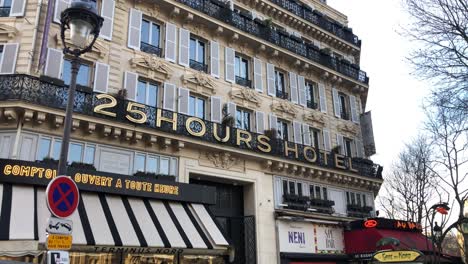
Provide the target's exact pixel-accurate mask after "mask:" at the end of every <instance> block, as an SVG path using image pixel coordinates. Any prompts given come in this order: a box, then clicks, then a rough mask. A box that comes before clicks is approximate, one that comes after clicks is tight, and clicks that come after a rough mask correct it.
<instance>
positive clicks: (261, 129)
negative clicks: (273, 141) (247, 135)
mask: <svg viewBox="0 0 468 264" xmlns="http://www.w3.org/2000/svg"><path fill="white" fill-rule="evenodd" d="M255 123H256V127H257V133H259V134H263V133H265V113H263V112H259V111H256V112H255Z"/></svg>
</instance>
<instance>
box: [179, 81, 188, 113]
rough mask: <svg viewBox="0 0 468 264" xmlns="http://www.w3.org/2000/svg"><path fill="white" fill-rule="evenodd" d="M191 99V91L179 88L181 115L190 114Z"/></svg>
mask: <svg viewBox="0 0 468 264" xmlns="http://www.w3.org/2000/svg"><path fill="white" fill-rule="evenodd" d="M189 98H190V91H189V90H188V89H186V88H182V87H179V98H178V110H179V113H181V114H184V115H188V114H189Z"/></svg>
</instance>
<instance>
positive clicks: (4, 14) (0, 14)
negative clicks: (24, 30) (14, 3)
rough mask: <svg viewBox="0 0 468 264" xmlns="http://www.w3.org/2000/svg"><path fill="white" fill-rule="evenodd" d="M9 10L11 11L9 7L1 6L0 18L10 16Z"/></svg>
mask: <svg viewBox="0 0 468 264" xmlns="http://www.w3.org/2000/svg"><path fill="white" fill-rule="evenodd" d="M10 9H11V6H2V7H0V17H8V16H10Z"/></svg>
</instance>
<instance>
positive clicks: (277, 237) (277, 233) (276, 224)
mask: <svg viewBox="0 0 468 264" xmlns="http://www.w3.org/2000/svg"><path fill="white" fill-rule="evenodd" d="M275 218H276V216H275ZM275 233H276V263H281V255H280V244H279V243H280V242H279V240H280V237H279V226H278V219H275Z"/></svg>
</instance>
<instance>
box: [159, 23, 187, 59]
mask: <svg viewBox="0 0 468 264" xmlns="http://www.w3.org/2000/svg"><path fill="white" fill-rule="evenodd" d="M176 39H177V27H176V26H175V25H174V24H171V23H166V45H165V47H164V50H165V56H164V58H165V59H166V60H167V61H170V62H175V61H176V43H177V40H176ZM187 56H188V52H187ZM187 61H188V59H187Z"/></svg>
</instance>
